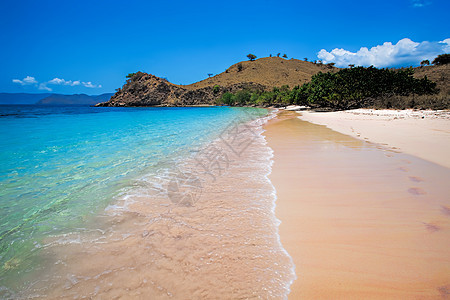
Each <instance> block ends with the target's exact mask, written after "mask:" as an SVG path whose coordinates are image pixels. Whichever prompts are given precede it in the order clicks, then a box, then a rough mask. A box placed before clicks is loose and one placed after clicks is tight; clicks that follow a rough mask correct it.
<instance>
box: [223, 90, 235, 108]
mask: <svg viewBox="0 0 450 300" xmlns="http://www.w3.org/2000/svg"><path fill="white" fill-rule="evenodd" d="M221 100H222V103H223V104H225V105H233V104H234V95H233V94H232V93H229V92H226V93H225V94H223V95H222V98H221Z"/></svg>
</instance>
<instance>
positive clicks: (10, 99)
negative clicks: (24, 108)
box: [0, 93, 114, 105]
mask: <svg viewBox="0 0 450 300" xmlns="http://www.w3.org/2000/svg"><path fill="white" fill-rule="evenodd" d="M112 95H114V94H113V93H106V94H101V95H92V96H89V95H86V94H75V95H63V94H51V93H42V94H31V93H0V104H13V105H15V104H37V105H95V104H97V103H100V102H104V101H108V100H109V99H110V98H111V96H112Z"/></svg>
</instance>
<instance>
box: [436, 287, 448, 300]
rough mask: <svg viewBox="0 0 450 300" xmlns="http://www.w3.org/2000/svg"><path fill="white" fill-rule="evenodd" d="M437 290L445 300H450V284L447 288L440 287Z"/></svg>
mask: <svg viewBox="0 0 450 300" xmlns="http://www.w3.org/2000/svg"><path fill="white" fill-rule="evenodd" d="M437 290H438V292H439V293H440V294H441V296H442V298H443V299H448V298H447V297H449V298H450V284H449V285H445V286H440V287H438V288H437Z"/></svg>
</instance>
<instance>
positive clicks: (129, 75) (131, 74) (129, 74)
mask: <svg viewBox="0 0 450 300" xmlns="http://www.w3.org/2000/svg"><path fill="white" fill-rule="evenodd" d="M135 74H136V73H128V75H127V76H126V77H127V78H131V77H133V76H134V75H135Z"/></svg>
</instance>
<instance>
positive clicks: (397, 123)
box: [298, 109, 450, 168]
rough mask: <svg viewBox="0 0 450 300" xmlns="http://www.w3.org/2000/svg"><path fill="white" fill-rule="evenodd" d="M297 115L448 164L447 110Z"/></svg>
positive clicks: (449, 116) (449, 129) (449, 131)
mask: <svg viewBox="0 0 450 300" xmlns="http://www.w3.org/2000/svg"><path fill="white" fill-rule="evenodd" d="M298 117H299V118H300V119H301V120H304V121H308V122H311V123H314V124H318V125H325V126H326V127H328V128H330V129H332V130H334V131H337V132H340V133H343V134H346V135H349V136H352V137H355V138H357V139H360V140H365V141H368V142H372V143H376V144H380V145H383V146H385V147H388V148H391V149H393V150H395V151H400V152H403V153H407V154H411V155H413V156H416V157H419V158H422V159H425V160H428V161H430V162H433V163H437V164H439V165H441V166H444V167H447V168H450V155H449V154H448V153H449V152H450V111H448V110H447V111H435V110H434V111H433V110H373V109H354V110H347V111H338V112H311V111H302V112H300V114H299V116H298Z"/></svg>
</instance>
